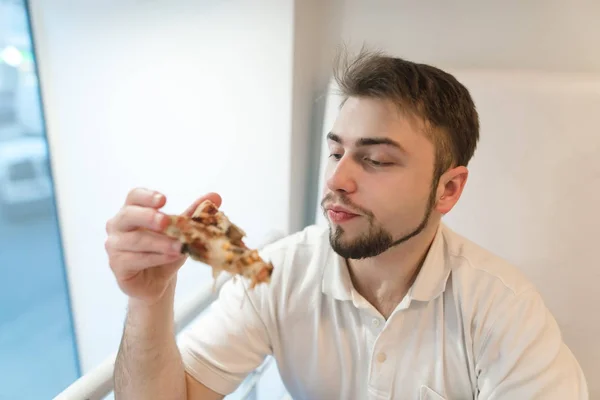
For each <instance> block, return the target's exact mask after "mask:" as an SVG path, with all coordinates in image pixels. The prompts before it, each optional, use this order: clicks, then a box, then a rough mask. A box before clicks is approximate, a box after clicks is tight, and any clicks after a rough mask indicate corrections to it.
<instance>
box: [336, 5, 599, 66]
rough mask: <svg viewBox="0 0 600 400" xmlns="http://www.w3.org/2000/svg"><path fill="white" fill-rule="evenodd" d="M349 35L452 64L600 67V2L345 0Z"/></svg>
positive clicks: (357, 40) (354, 43)
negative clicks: (599, 45) (373, 0)
mask: <svg viewBox="0 0 600 400" xmlns="http://www.w3.org/2000/svg"><path fill="white" fill-rule="evenodd" d="M339 14H340V15H341V18H342V21H343V22H342V38H343V40H344V41H346V42H348V43H349V44H350V45H352V46H360V45H361V44H362V43H363V42H366V43H367V44H369V45H373V46H378V47H381V48H383V49H385V50H388V51H391V52H393V53H395V54H397V55H399V56H402V57H406V58H408V59H412V60H414V61H417V62H425V63H432V64H434V65H439V66H443V67H446V68H448V67H452V68H460V69H464V68H488V69H489V68H491V69H531V70H538V71H563V72H600V51H598V43H599V42H600V24H599V23H598V20H600V2H598V1H589V0H528V1H520V0H506V1H501V2H499V1H493V2H490V1H478V0H454V1H445V0H429V1H413V0H377V1H376V2H371V1H364V0H344V9H343V11H342V12H340V13H339Z"/></svg>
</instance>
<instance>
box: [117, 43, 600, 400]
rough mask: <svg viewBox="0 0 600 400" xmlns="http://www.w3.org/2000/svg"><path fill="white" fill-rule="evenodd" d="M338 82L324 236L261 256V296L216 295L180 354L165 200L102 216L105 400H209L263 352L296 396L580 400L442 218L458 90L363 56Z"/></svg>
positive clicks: (433, 75) (532, 325)
mask: <svg viewBox="0 0 600 400" xmlns="http://www.w3.org/2000/svg"><path fill="white" fill-rule="evenodd" d="M336 79H337V82H338V85H339V88H340V90H341V92H342V94H343V97H344V99H345V101H344V103H343V105H342V107H341V109H340V112H339V115H338V118H337V120H336V121H335V124H334V126H333V129H332V130H331V133H329V134H328V137H327V139H328V146H329V152H330V158H329V162H328V164H327V169H326V171H325V174H326V178H327V179H326V187H325V188H324V192H323V202H322V206H323V210H324V212H325V213H326V215H327V218H328V221H329V228H328V229H324V228H319V227H309V228H306V229H305V230H303V231H302V232H299V233H296V234H294V235H292V236H290V237H287V238H285V239H283V240H280V241H279V242H277V243H275V244H272V245H269V246H267V248H265V249H264V250H263V251H262V255H263V256H264V257H266V258H268V259H270V260H271V261H272V262H273V264H274V266H275V269H274V272H273V276H272V280H271V283H270V284H261V285H259V286H257V287H256V288H255V289H253V290H247V288H246V287H245V285H244V282H243V281H242V280H236V282H229V283H228V284H226V285H225V287H224V288H223V289H222V291H221V293H220V296H219V300H218V301H216V302H215V304H213V306H212V307H211V308H210V310H209V311H208V312H207V313H206V315H204V316H203V317H202V318H201V319H200V321H198V322H197V324H195V326H194V327H193V328H192V329H190V330H189V331H188V332H187V333H186V335H185V337H184V340H183V344H184V346H182V348H183V353H180V351H179V349H178V347H177V345H176V342H175V336H174V326H173V296H174V290H175V284H176V273H177V270H178V269H179V268H180V267H181V265H182V264H183V262H184V259H183V258H182V256H181V255H180V254H179V250H180V244H179V243H177V242H173V241H172V240H171V239H169V238H167V237H164V236H162V235H160V234H158V233H156V231H160V229H161V227H162V226H163V225H164V224H165V223H166V221H165V219H164V215H163V214H162V213H160V212H159V211H158V210H159V209H160V208H161V207H162V206H163V205H164V204H165V201H166V199H165V196H164V195H162V194H158V193H154V192H150V191H147V190H142V189H137V190H133V191H132V192H131V193H130V194H129V196H128V198H127V201H126V204H125V206H124V207H123V209H122V210H121V211H120V212H119V213H118V214H117V215H116V216H115V217H114V218H113V219H111V221H109V223H108V226H107V231H108V234H109V236H108V239H107V243H106V245H107V251H108V253H109V256H110V264H111V267H112V269H113V271H114V274H115V276H116V278H117V282H118V283H119V285H120V287H121V289H122V290H123V291H124V292H125V293H126V294H127V295H128V296H129V309H128V315H127V323H126V327H125V330H124V335H123V340H122V344H121V347H120V351H119V354H118V357H117V363H116V367H115V392H116V395H117V398H118V399H221V398H223V396H224V395H227V394H228V393H231V392H232V391H234V390H235V389H236V388H237V387H238V385H239V384H240V383H241V382H242V380H243V379H244V378H245V377H246V376H247V374H248V373H250V372H251V371H252V370H254V369H255V368H256V367H258V366H259V365H260V364H261V363H262V362H263V360H264V358H265V357H266V356H267V355H273V356H274V357H275V359H276V361H277V365H278V367H279V370H280V373H281V377H282V379H283V382H284V383H285V385H286V388H287V390H288V391H289V393H290V394H291V395H292V397H293V398H295V399H466V398H469V399H481V400H483V399H486V400H487V399H511V400H512V399H561V400H562V399H586V398H587V397H588V393H587V386H586V382H585V378H584V376H583V374H582V371H581V369H580V367H579V365H578V363H577V361H576V360H575V358H574V357H573V355H572V353H571V352H570V351H569V349H568V348H567V346H566V345H565V344H564V343H563V341H562V338H561V334H560V331H559V328H558V326H557V324H556V321H555V320H554V318H553V317H552V315H551V314H550V313H549V311H548V310H547V308H546V307H545V305H544V303H543V301H542V299H541V297H540V294H539V293H538V292H537V291H536V289H535V288H534V287H533V286H532V285H531V283H529V282H528V281H527V279H526V278H525V277H524V276H523V275H522V274H521V273H520V272H519V271H517V270H516V269H515V268H514V267H512V266H511V265H509V264H508V263H507V262H505V261H503V260H502V259H500V258H499V257H496V256H494V255H492V254H490V253H489V252H487V251H485V250H484V249H482V248H480V247H478V246H477V245H475V244H474V243H472V242H470V241H468V240H467V239H465V238H463V237H461V236H459V235H458V234H456V233H454V232H452V231H451V230H450V229H449V228H448V227H446V226H445V225H444V224H443V223H442V222H441V218H442V216H443V215H444V214H446V213H448V212H449V211H450V210H451V209H452V208H453V207H454V205H455V204H456V203H457V202H458V200H459V198H460V196H461V193H462V191H463V188H464V186H465V183H466V181H467V176H468V170H467V164H468V162H469V160H470V159H471V157H472V156H473V153H474V151H475V148H476V144H477V141H478V138H479V122H478V116H477V112H476V110H475V106H474V104H473V101H472V99H471V97H470V95H469V93H468V91H467V89H466V88H465V87H464V86H463V85H461V84H460V83H459V82H458V81H457V80H456V79H455V78H454V77H452V76H451V75H449V74H447V73H445V72H443V71H441V70H439V69H436V68H433V67H431V66H427V65H422V64H414V63H411V62H408V61H404V60H401V59H398V58H391V57H387V56H384V55H381V54H377V53H369V52H362V53H361V54H360V55H359V56H358V57H357V58H356V59H354V60H353V61H351V62H344V61H342V62H340V63H339V64H338V68H337V70H336ZM205 198H210V199H212V200H213V201H215V202H216V203H217V204H220V198H219V196H218V195H216V194H209V195H207V196H206V197H205ZM201 200H202V199H199V201H201ZM196 204H198V203H196ZM196 204H194V205H192V206H191V207H190V209H189V210H187V211H186V213H188V214H189V213H190V212H191V211H192V210H193V209H194V207H195V206H196ZM138 228H146V229H142V230H140V229H138ZM152 231H155V232H152Z"/></svg>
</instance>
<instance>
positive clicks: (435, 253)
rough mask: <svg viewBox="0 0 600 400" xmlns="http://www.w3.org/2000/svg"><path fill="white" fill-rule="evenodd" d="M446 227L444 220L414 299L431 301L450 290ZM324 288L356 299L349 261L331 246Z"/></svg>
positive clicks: (337, 295) (412, 292) (335, 295)
mask: <svg viewBox="0 0 600 400" xmlns="http://www.w3.org/2000/svg"><path fill="white" fill-rule="evenodd" d="M445 230H446V227H445V225H444V224H442V223H440V225H439V227H438V230H437V232H436V235H435V237H434V239H433V242H432V243H431V246H430V247H429V251H428V252H427V256H426V257H425V261H424V262H423V265H422V267H421V270H420V271H419V274H418V275H417V278H416V279H415V282H414V283H413V285H412V287H411V288H410V290H409V292H408V296H409V297H410V300H417V301H430V300H433V299H435V298H436V297H438V296H439V295H440V294H442V293H443V292H444V290H445V289H446V282H447V280H448V276H449V275H450V266H449V265H448V263H447V262H446V257H445V238H444V232H445ZM328 245H329V244H328ZM321 290H322V292H323V293H324V294H326V295H329V296H332V297H333V298H335V299H337V300H352V291H353V290H354V289H353V285H352V280H351V279H350V273H349V272H348V266H347V264H346V260H344V259H343V258H342V257H340V256H339V255H338V254H336V253H335V252H334V251H333V250H332V249H331V247H329V251H328V257H327V261H326V265H325V269H324V271H323V279H322V283H321ZM407 300H409V299H407Z"/></svg>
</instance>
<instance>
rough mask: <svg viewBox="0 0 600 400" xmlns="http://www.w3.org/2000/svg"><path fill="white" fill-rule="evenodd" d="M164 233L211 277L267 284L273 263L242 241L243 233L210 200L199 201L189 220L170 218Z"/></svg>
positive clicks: (252, 285) (182, 217)
mask: <svg viewBox="0 0 600 400" xmlns="http://www.w3.org/2000/svg"><path fill="white" fill-rule="evenodd" d="M169 217H170V218H171V223H170V224H169V225H168V226H167V227H166V228H165V230H164V233H165V234H166V235H167V236H169V237H172V238H174V239H177V240H179V241H180V242H181V243H182V249H181V251H182V253H187V254H189V256H190V258H192V259H193V260H196V261H200V262H202V263H205V264H207V265H209V266H210V267H212V272H213V278H214V279H215V280H216V278H217V277H218V276H219V274H220V273H221V272H222V271H226V272H229V273H230V274H232V275H233V276H234V277H235V276H243V277H245V278H247V279H249V280H250V282H251V283H250V288H251V289H252V288H254V287H255V286H256V285H257V284H259V283H263V282H264V283H268V282H270V278H271V273H272V272H273V264H271V263H270V262H266V261H264V260H263V259H262V258H261V257H260V256H259V255H258V251H256V250H252V249H249V248H248V247H247V246H246V245H245V244H244V242H243V241H242V239H243V238H244V236H246V233H245V232H244V231H243V230H242V229H240V228H239V227H238V226H236V225H235V224H233V223H232V222H231V221H230V220H229V218H227V216H225V214H223V212H221V211H219V209H218V208H217V206H216V205H215V204H214V203H213V202H211V201H210V200H205V201H204V202H202V203H201V204H200V205H199V206H198V207H197V208H196V210H195V211H194V213H193V215H192V216H191V217H187V216H182V215H170V216H169Z"/></svg>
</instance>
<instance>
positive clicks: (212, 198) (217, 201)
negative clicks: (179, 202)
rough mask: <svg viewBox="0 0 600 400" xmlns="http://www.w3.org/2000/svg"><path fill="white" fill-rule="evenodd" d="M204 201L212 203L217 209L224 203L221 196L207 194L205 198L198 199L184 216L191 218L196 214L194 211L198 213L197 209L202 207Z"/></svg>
mask: <svg viewBox="0 0 600 400" xmlns="http://www.w3.org/2000/svg"><path fill="white" fill-rule="evenodd" d="M204 200H210V201H212V202H213V203H215V205H216V206H217V207H220V206H221V202H222V199H221V196H220V195H219V194H218V193H213V192H211V193H207V194H205V195H204V196H202V197H200V198H198V199H197V200H196V201H195V202H194V203H193V204H192V205H191V206H189V207H188V209H187V210H185V212H184V213H183V215H186V216H188V217H190V216H191V215H192V214H193V213H194V211H196V208H197V207H198V206H199V205H200V203H202V202H203V201H204Z"/></svg>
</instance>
